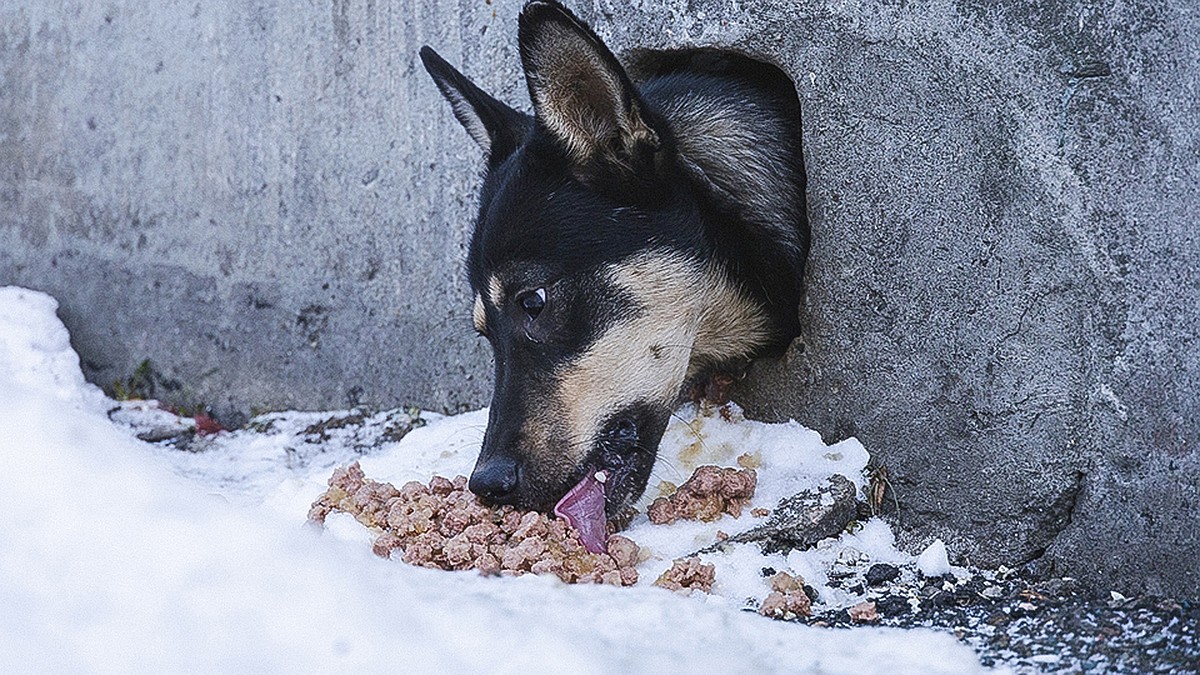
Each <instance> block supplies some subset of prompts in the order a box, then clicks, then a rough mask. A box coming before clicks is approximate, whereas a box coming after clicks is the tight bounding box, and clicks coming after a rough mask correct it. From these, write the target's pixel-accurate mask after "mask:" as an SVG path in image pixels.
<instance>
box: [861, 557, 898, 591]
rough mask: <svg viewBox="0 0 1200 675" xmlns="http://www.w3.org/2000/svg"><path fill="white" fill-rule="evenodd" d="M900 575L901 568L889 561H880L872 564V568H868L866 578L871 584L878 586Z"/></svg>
mask: <svg viewBox="0 0 1200 675" xmlns="http://www.w3.org/2000/svg"><path fill="white" fill-rule="evenodd" d="M898 576H900V568H898V567H896V566H895V565H889V564H887V563H878V564H875V565H871V569H869V570H867V575H866V579H867V583H868V584H869V585H871V586H878V585H880V584H884V583H887V582H889V581H894V580H895V579H896V577H898Z"/></svg>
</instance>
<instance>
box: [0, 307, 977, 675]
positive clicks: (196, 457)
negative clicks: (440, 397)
mask: <svg viewBox="0 0 1200 675" xmlns="http://www.w3.org/2000/svg"><path fill="white" fill-rule="evenodd" d="M55 308H56V304H55V302H54V300H53V299H52V298H50V297H48V296H45V295H43V294H40V293H37V292H33V291H28V290H24V289H19V288H12V287H9V288H0V481H2V483H0V672H5V673H23V672H71V673H78V672H85V673H86V672H245V671H250V672H310V671H316V670H328V669H333V668H337V669H344V668H361V669H366V670H368V671H384V670H389V671H397V670H398V671H401V672H447V671H449V672H457V671H469V670H482V669H488V670H489V671H493V672H545V671H553V672H651V671H656V672H661V671H665V670H672V671H680V670H684V669H688V668H704V669H706V670H711V671H718V672H814V673H856V674H857V673H863V672H890V673H970V672H976V671H979V670H981V669H980V667H979V665H978V662H977V660H976V658H975V656H974V654H973V653H972V652H971V650H970V649H969V648H967V647H966V646H964V645H962V644H960V643H958V642H957V641H955V639H954V638H953V637H951V636H950V635H948V634H944V633H936V632H932V631H923V630H897V629H882V628H869V627H864V628H858V629H854V630H829V629H821V628H814V627H809V626H804V625H799V624H793V623H787V622H780V621H773V620H770V619H766V618H762V617H760V616H758V615H757V614H755V613H754V612H752V611H743V610H744V609H746V608H753V607H755V606H756V603H757V602H759V601H761V600H762V598H763V597H764V596H765V595H766V594H767V592H768V588H767V586H766V582H765V581H764V579H763V575H762V569H763V568H764V567H771V568H774V569H777V570H790V571H792V572H794V573H798V574H800V575H802V576H803V577H804V578H805V580H806V581H808V582H809V583H810V584H812V585H813V586H814V587H815V588H816V589H817V590H818V592H819V594H820V600H821V602H823V603H826V604H850V603H853V602H854V601H856V598H855V596H854V595H853V594H852V593H851V592H849V591H846V590H842V589H840V588H836V587H834V586H831V585H828V581H829V573H830V571H831V570H832V569H834V568H835V567H836V566H838V565H847V564H850V565H856V564H864V563H867V562H893V563H900V564H903V565H907V566H908V567H909V568H911V567H913V566H914V565H915V564H916V561H915V559H914V558H913V557H912V556H910V555H908V554H906V553H903V552H901V551H899V550H897V549H896V548H895V546H894V544H893V540H892V535H891V532H890V531H889V530H888V528H887V526H886V525H885V524H884V523H882V522H881V521H877V520H873V521H868V522H866V523H864V524H863V526H862V527H861V529H859V530H858V531H857V532H856V533H855V534H843V535H841V536H840V537H839V538H837V539H830V540H826V541H824V542H822V543H821V544H819V545H818V546H817V547H816V548H814V549H812V550H810V551H806V552H803V553H791V554H789V555H781V554H779V555H773V556H764V555H762V554H761V553H760V552H759V551H758V549H757V547H756V546H754V545H735V546H732V547H729V550H728V551H727V552H718V553H711V554H705V555H704V556H703V557H704V559H705V560H706V561H708V562H711V563H713V564H714V565H716V568H717V574H716V578H717V582H716V585H715V586H714V588H713V594H712V595H705V594H702V593H698V592H696V593H693V594H692V595H691V596H687V597H684V596H681V595H678V594H675V593H671V592H669V591H665V590H662V589H659V588H655V587H653V586H651V582H653V580H654V579H655V578H656V577H657V576H658V574H659V573H660V572H661V571H662V570H664V569H666V568H667V567H668V566H669V565H670V562H671V560H672V559H673V558H674V557H676V556H679V555H682V554H687V553H690V552H692V551H694V550H696V549H699V548H702V547H705V546H708V545H710V544H712V543H713V542H714V541H715V539H716V532H717V530H722V531H724V532H726V533H729V534H736V533H737V532H740V531H742V530H745V529H747V528H748V527H750V526H752V525H753V524H755V522H756V520H757V519H755V518H754V517H752V516H751V515H749V513H746V514H743V516H742V517H741V518H740V519H736V520H734V519H732V518H730V517H726V518H724V519H722V520H720V521H717V522H715V523H692V522H680V523H676V524H673V525H669V526H660V525H653V524H651V523H649V522H648V521H647V520H645V518H644V516H643V517H639V519H637V520H635V521H634V522H633V523H632V525H631V526H630V528H629V530H628V531H627V532H626V534H627V536H629V537H630V538H631V539H633V540H635V541H637V542H638V543H639V544H640V545H642V546H643V547H644V548H647V549H648V550H649V551H650V553H651V556H650V557H649V559H647V560H646V561H645V562H643V563H642V564H641V566H640V567H639V572H640V576H641V579H642V581H641V582H640V583H639V584H638V585H637V586H635V587H632V588H613V587H607V586H568V585H565V584H562V583H561V582H559V581H558V580H557V579H554V578H545V577H536V576H533V575H526V576H522V577H516V578H512V577H500V578H485V577H481V576H479V575H477V574H475V573H473V572H441V571H432V570H427V569H420V568H415V567H410V566H408V565H405V564H403V563H401V562H399V561H396V560H384V559H380V558H378V557H376V556H374V555H373V554H372V553H371V551H370V546H368V545H366V542H368V541H369V540H370V533H368V532H367V531H366V530H365V529H363V528H362V527H361V526H359V525H358V524H357V523H356V522H355V521H353V520H352V519H351V518H349V517H348V516H344V517H338V516H333V517H331V518H330V520H329V522H328V525H327V528H326V529H325V530H324V531H321V530H319V529H317V528H315V527H313V526H311V525H308V524H306V513H307V510H308V507H309V505H310V503H311V502H312V501H313V499H314V498H316V496H317V495H319V494H320V493H321V492H322V490H323V489H324V482H325V480H326V478H328V476H329V474H330V472H331V470H332V468H333V467H335V466H337V465H339V464H343V463H346V462H348V461H351V460H353V459H359V460H360V461H361V464H362V467H363V469H364V471H365V473H366V475H367V476H368V477H370V478H373V479H376V480H382V481H389V482H392V483H395V484H397V485H399V484H401V483H403V482H404V481H406V480H410V479H417V480H428V478H429V477H430V476H431V475H433V474H435V473H436V474H441V475H446V476H452V475H454V474H458V473H462V474H466V473H467V472H469V470H470V468H471V464H472V463H473V461H474V458H475V453H476V452H477V450H478V445H479V442H480V439H481V437H482V433H483V428H484V426H485V425H486V419H487V418H486V411H479V412H474V413H467V414H464V415H458V416H454V417H440V416H436V415H429V414H424V415H423V419H424V421H425V425H424V426H421V427H419V428H417V429H415V430H413V431H411V432H409V433H407V435H404V436H403V438H402V439H401V440H399V441H398V442H397V441H393V440H390V439H391V438H392V437H393V436H398V435H400V434H399V433H398V432H397V430H398V429H400V430H407V426H408V423H410V422H411V421H412V417H411V415H410V414H409V413H405V412H403V411H392V412H385V413H378V414H375V415H363V414H360V413H359V412H357V411H342V412H331V413H296V412H290V413H277V414H273V415H268V416H263V417H260V418H256V419H255V421H254V423H253V424H252V425H250V428H247V429H245V430H242V431H238V432H233V433H222V434H218V435H216V436H207V437H203V438H198V439H197V440H196V441H195V442H194V443H193V445H192V446H190V447H189V449H188V451H182V450H179V449H177V448H174V447H171V446H169V445H155V444H151V443H147V442H144V441H140V440H138V439H137V438H136V436H135V434H136V433H138V432H143V433H144V432H145V431H146V429H147V428H148V427H150V426H154V425H156V424H158V425H168V426H169V425H171V424H179V423H180V422H179V421H178V420H175V419H173V418H172V416H170V415H168V414H166V413H163V412H162V411H156V410H155V409H154V408H153V406H152V405H148V404H139V403H124V404H121V403H117V402H115V401H112V400H110V399H107V398H106V397H105V396H104V395H103V394H102V393H101V392H100V391H99V390H98V389H96V388H95V387H93V386H91V385H89V384H87V383H86V382H85V381H84V379H83V376H82V374H81V373H80V370H79V362H78V357H77V356H76V355H75V354H74V352H73V351H72V350H71V347H70V344H69V341H68V335H67V331H66V329H65V328H64V327H63V326H62V324H61V323H60V322H59V321H58V319H57V318H56V316H55V313H54V312H55ZM733 412H734V415H733V418H732V420H726V419H724V418H723V417H722V416H721V415H715V414H712V412H711V411H701V410H696V409H695V408H687V409H684V410H682V411H680V414H679V415H678V418H677V419H676V420H675V421H674V422H673V423H672V426H671V428H670V429H669V430H668V432H667V435H666V437H665V438H664V440H663V445H662V447H663V453H662V455H663V456H662V459H661V460H660V462H659V464H658V465H657V466H656V468H655V474H654V478H652V479H651V484H650V489H649V490H648V495H647V498H646V499H647V500H648V499H650V498H653V497H654V496H655V495H656V494H657V491H658V489H659V484H660V482H662V481H667V482H670V483H674V484H679V483H681V482H683V481H684V480H685V479H686V478H687V477H688V476H689V475H690V474H691V471H692V469H693V468H694V467H695V466H697V465H700V464H710V463H712V464H721V465H726V466H731V465H734V464H735V462H736V459H737V457H738V456H740V455H744V454H749V455H750V456H751V460H752V461H756V462H757V463H758V465H759V468H758V475H759V487H758V491H757V493H756V496H755V500H754V503H753V504H752V505H751V506H752V507H759V506H761V507H764V508H772V507H774V506H775V505H776V503H777V502H778V500H779V499H780V498H782V497H786V496H788V495H790V494H793V493H795V492H797V491H799V490H801V489H805V488H815V487H816V486H818V485H819V484H821V483H822V482H823V481H824V480H825V479H827V478H828V477H829V476H830V475H831V474H833V473H841V474H843V475H846V476H847V477H849V478H850V479H851V480H854V481H857V482H859V483H861V482H862V481H863V480H864V477H863V471H864V468H865V466H866V462H867V458H868V456H867V453H866V450H865V449H864V448H863V447H862V446H861V445H860V444H859V443H858V442H857V441H854V440H849V441H843V442H842V443H838V444H835V445H832V446H826V445H824V444H823V443H822V442H821V439H820V437H819V436H818V435H817V434H816V433H815V432H812V431H809V430H807V429H805V428H803V427H801V426H800V425H798V424H795V423H790V424H778V425H768V424H763V423H759V422H753V421H749V420H741V419H740V415H738V414H737V411H736V409H733ZM331 421H332V423H330V422H331ZM323 423H324V424H323ZM944 558H945V554H944V552H940V554H939V551H937V550H936V549H935V550H933V551H930V552H926V555H925V556H923V559H922V561H921V564H922V565H923V566H924V565H933V566H934V567H933V568H932V569H937V568H938V567H940V566H941V565H944Z"/></svg>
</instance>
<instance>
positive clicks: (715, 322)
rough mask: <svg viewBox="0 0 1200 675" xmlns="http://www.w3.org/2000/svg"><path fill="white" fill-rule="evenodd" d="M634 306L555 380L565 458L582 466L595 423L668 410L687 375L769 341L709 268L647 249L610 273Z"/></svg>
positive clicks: (754, 312) (763, 325)
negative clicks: (633, 411) (641, 407)
mask: <svg viewBox="0 0 1200 675" xmlns="http://www.w3.org/2000/svg"><path fill="white" fill-rule="evenodd" d="M610 276H611V279H612V281H613V283H614V284H616V285H617V286H619V287H621V288H623V289H624V290H625V291H626V292H628V293H630V294H631V295H632V296H633V297H634V299H635V302H636V303H637V305H638V307H639V308H640V310H641V311H640V313H639V315H638V316H637V317H636V318H633V319H630V320H624V321H621V322H618V323H617V324H615V325H614V326H612V327H611V328H610V329H609V330H608V331H607V332H605V333H604V334H603V335H602V336H600V338H599V339H598V340H596V342H595V343H594V344H593V345H592V346H591V348H589V349H588V351H587V352H585V353H584V354H583V355H582V356H581V357H580V358H579V359H577V360H576V361H574V362H573V363H572V364H571V365H570V366H568V367H567V368H566V369H565V370H564V371H563V372H561V374H560V375H559V378H558V380H559V391H558V394H559V395H558V399H559V400H558V406H557V407H559V408H560V409H561V410H562V411H563V412H564V413H565V416H566V422H567V424H568V428H569V434H570V439H571V443H570V446H569V448H568V453H567V454H568V456H569V457H570V459H571V461H572V462H573V463H576V464H577V463H578V462H580V461H582V460H583V458H584V455H585V454H586V453H587V452H588V451H589V450H590V449H591V445H592V443H593V441H594V440H595V436H596V434H597V432H598V431H599V425H600V422H601V421H602V420H604V418H605V417H606V416H608V415H610V414H612V413H614V412H616V411H617V410H619V409H620V408H622V407H624V406H626V405H629V404H632V403H635V402H638V401H646V402H650V403H657V404H661V405H663V406H669V405H671V404H672V403H673V402H674V400H675V397H676V396H677V395H678V394H679V390H680V388H681V387H682V385H683V382H684V380H685V378H686V377H688V376H689V375H692V374H694V373H695V371H697V370H698V369H699V368H701V367H703V366H705V365H708V364H710V363H715V362H719V361H722V360H726V359H732V358H736V357H739V356H744V355H746V354H748V353H749V352H750V351H752V350H753V349H754V348H755V347H757V346H758V345H761V344H762V343H763V342H765V341H766V339H767V337H768V323H767V319H766V317H765V316H763V314H762V312H761V311H760V310H759V309H758V308H757V307H755V306H754V304H753V303H752V302H750V301H749V300H748V299H747V298H746V297H745V295H744V294H742V293H741V292H740V291H739V290H738V289H737V288H735V287H733V286H732V285H731V284H729V282H728V281H727V279H726V277H725V276H724V274H722V273H721V272H720V271H719V270H717V269H715V268H705V267H703V266H702V265H701V264H700V263H698V262H697V261H695V260H692V259H690V258H687V257H685V256H682V255H679V254H674V253H670V252H662V251H651V252H648V253H646V254H643V255H641V256H638V257H637V258H634V259H633V260H630V261H626V262H624V263H622V264H620V265H616V266H614V267H613V268H612V269H611V270H610Z"/></svg>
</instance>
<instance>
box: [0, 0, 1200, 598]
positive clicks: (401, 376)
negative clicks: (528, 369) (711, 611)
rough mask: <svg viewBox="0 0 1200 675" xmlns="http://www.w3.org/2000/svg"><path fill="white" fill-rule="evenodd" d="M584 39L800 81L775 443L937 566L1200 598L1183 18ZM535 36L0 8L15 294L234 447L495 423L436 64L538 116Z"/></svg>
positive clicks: (187, 13)
mask: <svg viewBox="0 0 1200 675" xmlns="http://www.w3.org/2000/svg"><path fill="white" fill-rule="evenodd" d="M901 4H903V6H900V5H901ZM574 7H575V8H576V9H577V10H578V11H579V13H580V14H581V15H583V16H584V17H585V18H586V19H588V20H590V21H592V22H593V24H594V25H595V27H596V28H597V31H598V32H599V33H600V34H601V35H602V36H604V37H605V38H606V39H608V40H609V41H610V44H611V45H612V46H613V47H614V48H615V49H617V50H618V51H619V50H622V49H626V48H632V47H639V46H650V47H669V46H671V47H673V46H682V45H718V46H727V47H734V48H738V49H742V50H744V51H747V52H750V53H753V54H757V55H759V56H762V57H764V58H768V59H770V60H773V61H775V62H777V63H778V64H780V65H781V66H782V67H784V68H785V69H786V70H787V71H788V72H789V73H791V74H792V75H793V77H794V78H795V80H796V83H797V86H798V89H799V92H800V97H801V101H802V103H803V105H804V111H805V121H804V135H805V142H806V160H807V162H808V167H809V172H810V193H809V199H810V214H811V218H812V222H813V228H814V237H815V243H814V248H813V253H812V260H811V268H810V276H809V295H808V299H807V303H806V306H805V307H804V308H803V311H804V314H805V316H806V324H807V326H808V328H807V331H806V334H805V335H804V336H803V337H802V339H801V340H799V341H797V343H796V344H795V345H794V347H793V349H792V351H791V353H790V354H789V355H788V356H786V357H785V358H783V359H780V360H778V361H775V362H770V363H763V364H760V366H758V367H756V369H755V372H754V374H753V377H752V379H751V382H750V386H748V387H747V389H746V390H745V391H744V392H743V394H742V398H743V399H744V400H745V402H746V403H747V404H748V407H749V409H750V410H751V412H753V413H756V414H758V415H760V416H764V417H768V418H784V417H794V418H796V419H798V420H801V421H803V422H804V423H806V424H808V425H810V426H813V427H814V428H817V429H819V430H820V431H821V432H822V433H823V434H825V435H826V438H827V439H828V440H833V439H836V438H840V437H843V436H847V435H857V436H859V437H860V438H862V439H863V441H864V442H865V443H866V444H867V445H868V447H869V448H870V449H871V450H872V452H873V453H875V454H876V455H877V456H878V457H879V458H880V460H881V461H882V462H884V463H885V464H886V465H887V466H888V468H889V471H890V476H891V480H892V482H893V484H894V487H895V492H896V495H897V497H898V499H899V502H900V511H899V515H898V522H899V523H900V525H901V527H902V528H903V530H904V533H905V534H904V536H905V538H906V539H908V540H910V541H911V543H912V544H913V545H916V544H918V543H920V542H922V541H925V540H927V538H928V537H930V536H934V535H938V536H942V537H944V538H947V539H948V541H950V543H951V544H952V548H954V549H956V550H957V551H960V552H962V553H964V554H965V555H966V556H968V557H969V558H970V560H972V561H973V562H976V563H984V564H996V563H1006V564H1009V565H1015V564H1022V563H1025V562H1028V561H1035V562H1034V564H1035V566H1037V567H1038V568H1040V569H1043V570H1046V569H1051V568H1052V569H1054V570H1055V571H1057V572H1058V573H1067V574H1074V575H1077V576H1081V577H1083V578H1085V579H1086V580H1088V581H1090V582H1092V583H1093V584H1094V586H1095V587H1096V588H1099V589H1107V588H1117V589H1123V590H1135V589H1147V590H1150V591H1152V592H1171V593H1176V594H1182V595H1185V596H1193V597H1194V596H1196V595H1198V592H1197V591H1196V584H1197V582H1198V581H1200V541H1198V539H1200V526H1198V525H1197V517H1196V515H1195V511H1196V509H1197V508H1200V495H1198V492H1200V422H1198V421H1197V420H1198V419H1200V395H1197V394H1196V392H1197V391H1198V390H1200V341H1198V339H1197V335H1198V334H1200V311H1198V310H1197V306H1200V241H1198V235H1197V232H1198V231H1200V224H1198V223H1197V222H1196V221H1197V220H1198V217H1200V122H1198V120H1200V103H1198V102H1200V13H1198V10H1197V8H1196V5H1195V3H1191V2H1188V1H1187V0H1170V1H1168V2H1158V1H1154V2H1151V1H1150V0H1135V1H1133V2H1128V3H1118V4H1115V5H1113V6H1096V5H1095V3H1087V2H1082V1H1078V0H1077V1H1069V0H1063V1H1059V2H1041V3H1011V2H995V3H990V2H981V1H977V0H960V1H958V2H951V1H949V0H946V1H941V2H926V3H891V2H883V1H881V0H863V1H862V2H849V3H847V2H829V1H827V0H825V1H821V0H810V1H805V2H794V3H787V4H786V5H784V4H783V3H766V2H754V1H747V2H735V1H733V0H728V1H725V2H717V1H710V0H689V1H684V0H664V1H656V2H638V3H632V5H631V4H630V3H626V2H616V1H615V0H594V1H593V2H590V3H584V2H576V3H574ZM518 10H519V3H518V2H514V1H512V0H492V2H491V3H490V4H489V3H488V2H484V1H483V0H472V1H470V2H466V1H463V2H449V1H445V0H442V1H437V2H412V1H410V0H395V1H394V2H379V1H378V0H324V1H322V2H278V1H269V0H268V1H262V2H253V3H197V2H191V3H179V2H174V3H161V4H155V5H148V4H147V3H141V2H133V1H132V0H111V1H109V2H105V3H92V2H81V1H78V0H76V1H72V0H63V1H62V2H57V3H46V2H43V3H38V2H32V1H31V0H15V2H8V3H5V4H4V6H3V7H2V8H0V283H19V284H23V285H27V286H31V287H34V288H39V289H44V290H47V291H49V292H51V293H53V294H55V295H56V296H58V297H59V298H60V300H61V301H62V305H63V309H62V314H63V318H64V320H66V322H67V323H68V325H69V327H70V328H71V330H72V332H73V335H74V339H75V341H76V346H77V348H78V350H79V351H80V353H81V354H82V356H83V358H84V360H85V368H86V371H87V373H88V375H89V377H91V378H92V379H93V380H94V381H97V382H99V383H102V384H105V383H110V382H111V381H113V380H115V379H117V378H119V377H123V376H126V375H128V374H129V373H130V372H131V371H132V370H133V368H134V367H135V366H136V365H137V364H138V363H139V362H141V361H142V360H143V359H146V358H149V359H151V360H152V362H153V363H154V364H155V366H156V367H157V368H158V369H159V370H161V371H162V372H163V373H164V374H165V375H166V376H167V377H168V378H170V379H174V380H176V381H177V382H178V385H179V388H178V389H176V390H174V391H171V392H167V393H169V394H170V396H172V397H174V398H177V399H179V400H182V401H184V402H191V403H194V402H205V403H207V404H209V405H212V406H213V407H214V408H215V409H216V410H217V412H218V413H221V414H223V415H225V416H226V417H227V418H231V419H235V420H236V418H238V417H239V416H240V415H244V414H246V413H247V412H249V411H250V410H251V409H256V408H278V407H309V408H313V407H329V406H342V405H347V404H351V403H367V404H376V405H396V404H399V403H402V402H403V403H415V404H420V405H423V406H426V407H432V408H435V409H457V408H461V407H469V406H478V405H481V404H484V403H486V399H487V392H488V387H489V382H488V376H489V370H490V366H489V361H488V354H487V352H486V346H485V345H483V344H481V343H480V342H479V341H478V340H477V339H475V338H474V337H472V333H471V330H470V323H469V318H468V316H469V305H468V300H467V295H466V284H465V282H464V281H463V275H462V273H461V270H460V260H461V258H462V254H463V251H464V246H465V242H466V240H467V236H468V230H469V227H470V221H471V216H472V210H473V201H474V187H475V185H476V182H477V173H478V171H479V170H480V168H481V166H480V162H479V157H478V154H477V152H476V149H475V148H474V146H473V145H472V144H471V143H470V141H469V139H468V138H467V136H466V134H465V133H464V132H463V131H462V130H461V129H459V128H458V126H457V123H456V122H455V121H454V120H453V118H452V117H451V115H450V113H449V109H448V107H447V106H446V105H445V104H444V103H443V102H442V101H441V100H440V98H439V97H438V96H437V93H436V91H435V89H434V87H433V86H432V85H431V83H430V82H429V81H428V80H427V78H426V76H425V74H424V72H423V71H422V70H421V69H420V65H419V62H418V61H417V58H416V52H417V49H418V48H419V47H420V45H422V44H425V43H429V44H432V45H434V46H435V47H436V48H438V49H439V51H441V52H442V53H443V55H445V56H446V57H447V58H448V59H450V60H451V61H452V62H455V63H457V64H460V65H461V66H462V68H463V69H464V71H465V72H467V73H469V74H470V75H472V76H473V77H475V78H476V80H477V82H479V83H480V84H481V85H482V86H484V87H485V88H486V89H488V90H489V91H492V92H493V93H496V94H498V95H500V96H502V97H504V98H507V99H508V100H509V101H512V102H515V103H519V104H520V105H521V106H522V107H525V106H526V102H525V100H524V96H525V94H524V85H523V82H522V79H521V76H520V73H519V71H518V69H517V65H516V64H517V57H516V53H515V41H514V34H515V17H516V14H517V11H518ZM893 517H897V516H893Z"/></svg>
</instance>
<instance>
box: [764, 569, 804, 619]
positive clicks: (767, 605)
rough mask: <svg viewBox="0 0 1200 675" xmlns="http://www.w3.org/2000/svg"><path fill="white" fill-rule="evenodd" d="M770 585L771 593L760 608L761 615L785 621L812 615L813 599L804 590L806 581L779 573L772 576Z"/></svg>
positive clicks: (785, 573)
mask: <svg viewBox="0 0 1200 675" xmlns="http://www.w3.org/2000/svg"><path fill="white" fill-rule="evenodd" d="M769 585H770V587H771V593H770V594H769V595H768V596H767V598H766V599H765V600H763V603H762V605H760V606H759V608H758V613H759V614H762V615H763V616H769V617H771V618H772V619H785V620H790V619H795V618H797V617H801V616H809V615H811V614H812V598H810V597H808V593H806V592H805V590H804V579H802V578H800V577H798V576H792V575H791V574H788V573H787V572H777V573H775V574H774V575H772V576H771V578H770V580H769Z"/></svg>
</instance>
